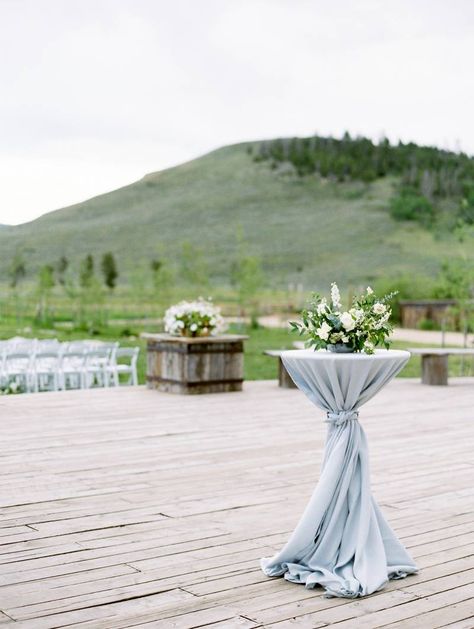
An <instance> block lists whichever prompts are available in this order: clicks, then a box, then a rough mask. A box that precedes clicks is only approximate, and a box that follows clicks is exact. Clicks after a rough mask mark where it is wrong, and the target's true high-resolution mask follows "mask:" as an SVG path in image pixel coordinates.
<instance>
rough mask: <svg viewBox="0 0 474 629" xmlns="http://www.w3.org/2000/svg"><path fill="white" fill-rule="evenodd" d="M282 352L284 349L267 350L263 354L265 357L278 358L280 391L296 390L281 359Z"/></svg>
mask: <svg viewBox="0 0 474 629" xmlns="http://www.w3.org/2000/svg"><path fill="white" fill-rule="evenodd" d="M284 351H285V350H284V349H267V350H265V351H264V352H263V353H264V354H265V356H273V357H276V358H278V386H279V387H282V389H296V384H295V383H294V382H293V380H292V379H291V376H290V374H289V373H288V372H287V370H286V369H285V365H284V364H283V361H282V359H281V355H282V354H283V352H284Z"/></svg>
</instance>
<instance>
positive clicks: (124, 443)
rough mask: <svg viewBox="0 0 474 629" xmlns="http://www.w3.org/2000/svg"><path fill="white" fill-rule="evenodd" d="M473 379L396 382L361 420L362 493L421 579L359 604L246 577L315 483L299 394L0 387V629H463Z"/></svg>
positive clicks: (281, 536) (473, 498)
mask: <svg viewBox="0 0 474 629" xmlns="http://www.w3.org/2000/svg"><path fill="white" fill-rule="evenodd" d="M473 409H474V382H473V381H472V380H471V381H469V380H464V381H460V380H457V381H453V383H452V384H451V385H450V386H449V387H424V386H422V385H420V384H418V383H417V382H413V381H407V380H397V381H395V382H393V383H392V384H390V385H389V386H388V387H387V388H386V389H385V390H384V391H383V392H381V393H380V394H379V395H378V396H377V397H376V398H375V399H374V400H372V402H370V403H369V404H368V405H367V406H366V407H365V408H364V410H363V412H362V413H361V421H362V422H363V423H364V426H365V428H366V431H367V434H368V437H369V444H370V449H371V469H372V481H373V490H374V493H375V495H376V498H377V499H378V501H379V503H380V504H381V506H382V508H383V510H384V512H385V514H386V515H387V516H388V519H389V521H390V522H391V524H392V526H393V527H394V529H395V530H396V532H397V533H398V535H399V536H400V537H401V539H402V540H403V542H404V543H405V545H406V546H407V547H408V548H409V550H410V551H411V553H412V555H414V557H415V558H416V561H417V563H418V565H419V567H420V569H421V570H420V573H419V574H418V575H415V576H411V577H408V578H407V579H404V580H402V581H395V582H391V583H390V584H389V585H388V586H387V587H386V589H385V590H383V591H382V592H380V593H377V594H375V595H372V596H370V597H367V598H364V599H358V600H347V599H326V598H324V597H323V596H322V591H321V590H320V589H318V590H312V591H307V590H305V589H304V587H302V586H300V585H295V584H290V583H288V582H286V581H284V580H283V579H269V578H267V577H265V576H264V575H263V574H262V573H261V572H260V570H259V566H258V560H259V558H260V557H261V556H266V555H271V554H272V553H274V552H275V551H276V550H278V549H279V548H280V547H281V545H282V544H283V543H284V542H285V540H286V539H287V537H288V534H289V532H290V531H291V530H292V528H293V526H294V525H295V523H296V521H297V519H298V516H299V514H300V513H301V511H302V510H303V508H304V506H305V503H306V501H307V499H308V497H309V495H310V493H311V490H312V488H313V486H314V484H315V482H316V481H317V478H318V474H319V466H320V463H321V454H322V446H323V442H324V437H325V426H324V424H323V423H322V421H321V420H322V414H321V413H320V412H319V411H317V410H316V409H315V408H314V407H313V406H312V405H311V404H310V403H309V402H308V401H307V400H306V399H305V398H304V396H303V395H302V394H301V393H300V392H299V391H297V390H282V389H278V388H277V387H276V385H275V383H273V382H258V383H247V384H246V385H245V391H244V392H243V393H231V394H223V395H222V394H221V395H207V396H200V397H182V396H174V395H167V394H159V393H156V392H153V391H147V390H145V389H143V388H141V387H137V388H124V389H121V390H94V391H89V392H80V391H78V392H68V393H51V394H49V393H43V394H36V395H23V396H4V397H0V416H1V423H0V426H1V439H0V443H1V458H0V471H1V474H0V496H1V505H2V507H1V519H0V526H1V529H0V610H1V611H0V627H10V626H12V627H21V628H28V629H29V628H31V629H45V628H53V627H80V628H81V629H85V628H89V629H90V628H98V629H107V628H110V629H119V628H121V627H146V628H148V629H149V628H151V627H156V628H163V629H168V628H176V629H188V628H191V627H202V626H206V627H212V628H216V629H217V628H221V629H227V628H229V629H233V628H239V629H253V628H256V627H271V628H272V629H286V628H292V629H315V628H317V627H325V626H332V625H334V626H336V627H338V628H341V629H342V628H350V629H354V628H356V629H357V628H359V627H361V628H362V627H363V628H364V629H370V628H372V627H387V628H394V627H400V628H402V627H409V628H421V629H429V628H431V627H442V626H443V627H444V626H449V627H451V628H452V629H454V628H457V629H461V628H464V629H467V628H472V627H474V599H473V596H474V454H473V453H474V416H473V415H474V412H473Z"/></svg>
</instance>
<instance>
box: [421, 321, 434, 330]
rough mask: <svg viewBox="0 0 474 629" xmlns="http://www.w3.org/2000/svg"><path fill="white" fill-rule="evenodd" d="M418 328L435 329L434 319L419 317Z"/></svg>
mask: <svg viewBox="0 0 474 629" xmlns="http://www.w3.org/2000/svg"><path fill="white" fill-rule="evenodd" d="M418 329H420V330H436V329H437V326H436V321H433V320H432V319H421V321H420V322H419V323H418Z"/></svg>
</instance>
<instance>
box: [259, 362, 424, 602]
mask: <svg viewBox="0 0 474 629" xmlns="http://www.w3.org/2000/svg"><path fill="white" fill-rule="evenodd" d="M409 357H410V354H409V353H408V352H404V351H399V350H390V351H387V350H378V351H376V353H375V354H374V355H371V356H369V355H366V354H333V353H330V352H327V351H325V350H322V351H318V352H315V351H313V350H290V351H287V352H284V353H283V355H282V359H283V363H284V365H285V367H286V369H287V371H288V372H289V374H290V375H291V377H292V378H293V380H294V382H295V384H296V385H297V386H298V388H299V389H301V391H303V393H305V394H306V395H307V396H308V397H309V399H310V400H311V401H312V402H313V403H314V404H316V406H319V408H321V409H323V410H324V411H326V413H327V422H328V437H327V442H326V448H325V452H324V459H323V466H322V470H321V476H320V479H319V483H318V485H317V486H316V489H315V490H314V492H313V495H312V496H311V499H310V501H309V503H308V505H307V507H306V509H305V511H304V513H303V515H302V516H301V519H300V521H299V523H298V525H297V527H296V529H295V530H294V531H293V533H292V535H291V537H290V539H289V541H288V542H287V544H286V545H285V546H284V548H283V549H282V550H281V551H280V552H279V553H278V554H277V555H275V556H274V557H272V558H266V559H262V560H261V565H262V569H263V571H264V572H265V574H267V575H268V576H272V577H273V576H282V575H284V577H285V578H286V579H287V580H288V581H292V582H295V583H302V584H304V585H306V587H307V588H313V587H315V586H316V585H318V584H319V585H321V586H322V587H324V588H325V590H326V595H327V596H343V597H348V598H355V597H357V596H365V595H367V594H371V593H372V592H375V591H376V590H380V589H381V588H382V587H383V586H384V584H385V583H386V582H387V580H388V579H400V578H402V577H405V576H406V575H408V574H411V573H414V572H416V571H417V568H416V566H415V564H414V562H413V559H412V558H411V557H410V555H409V554H408V553H407V551H406V550H405V548H404V547H403V545H402V544H401V543H400V542H399V540H398V539H397V537H396V535H395V533H394V532H393V531H392V529H391V528H390V526H389V525H388V524H387V522H386V520H385V518H384V516H383V515H382V513H381V511H380V509H379V507H378V506H377V504H376V502H375V500H374V499H373V497H372V494H371V491H370V478H369V455H368V449H367V439H366V436H365V433H364V430H363V428H362V426H361V424H360V422H359V420H358V415H359V412H358V410H359V407H360V406H362V404H364V403H365V402H367V401H368V400H369V399H370V398H371V397H373V396H374V395H375V394H376V393H377V391H379V390H380V389H381V388H382V387H383V386H384V384H386V383H387V382H388V381H389V380H391V379H392V378H393V377H394V376H395V375H396V374H397V373H398V372H399V371H400V370H401V369H402V368H403V366H404V365H405V363H406V362H407V360H408V359H409ZM393 428H394V430H396V426H395V425H394V427H393ZM386 447H387V449H388V448H390V444H388V443H387V444H386Z"/></svg>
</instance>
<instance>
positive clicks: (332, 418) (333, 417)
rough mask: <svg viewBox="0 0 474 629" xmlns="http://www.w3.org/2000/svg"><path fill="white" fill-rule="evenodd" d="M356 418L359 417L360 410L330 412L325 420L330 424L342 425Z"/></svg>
mask: <svg viewBox="0 0 474 629" xmlns="http://www.w3.org/2000/svg"><path fill="white" fill-rule="evenodd" d="M355 419H359V411H355V410H354V411H337V412H336V413H331V412H328V413H327V414H326V420H325V421H326V422H327V423H328V424H334V425H335V426H342V424H345V423H346V422H348V421H351V420H355Z"/></svg>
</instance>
